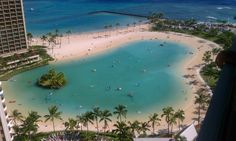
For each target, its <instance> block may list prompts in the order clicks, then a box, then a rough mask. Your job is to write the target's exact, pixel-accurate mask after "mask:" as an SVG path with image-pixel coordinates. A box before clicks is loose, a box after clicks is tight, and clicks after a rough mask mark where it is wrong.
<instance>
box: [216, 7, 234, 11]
mask: <svg viewBox="0 0 236 141" xmlns="http://www.w3.org/2000/svg"><path fill="white" fill-rule="evenodd" d="M216 9H218V10H222V9H232V8H231V7H228V6H223V7H216Z"/></svg>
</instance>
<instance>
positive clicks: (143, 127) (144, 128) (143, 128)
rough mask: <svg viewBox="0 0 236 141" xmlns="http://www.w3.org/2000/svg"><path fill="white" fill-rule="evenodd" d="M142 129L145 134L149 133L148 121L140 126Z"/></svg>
mask: <svg viewBox="0 0 236 141" xmlns="http://www.w3.org/2000/svg"><path fill="white" fill-rule="evenodd" d="M140 131H141V132H143V135H145V136H146V135H147V133H146V132H147V131H149V125H148V122H142V123H141V126H140Z"/></svg>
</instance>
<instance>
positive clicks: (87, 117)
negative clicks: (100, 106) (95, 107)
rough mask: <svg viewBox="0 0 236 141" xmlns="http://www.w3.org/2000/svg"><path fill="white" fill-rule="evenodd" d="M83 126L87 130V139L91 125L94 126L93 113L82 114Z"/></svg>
mask: <svg viewBox="0 0 236 141" xmlns="http://www.w3.org/2000/svg"><path fill="white" fill-rule="evenodd" d="M82 119H83V126H85V127H86V128H87V131H86V138H87V137H88V130H89V123H91V124H93V120H94V116H93V112H86V113H84V114H82Z"/></svg>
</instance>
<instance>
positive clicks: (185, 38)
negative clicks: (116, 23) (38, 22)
mask: <svg viewBox="0 0 236 141" xmlns="http://www.w3.org/2000/svg"><path fill="white" fill-rule="evenodd" d="M148 28H149V27H148V25H139V26H136V27H129V28H124V29H117V30H113V31H105V32H99V33H98V32H97V33H89V34H81V35H70V39H69V40H68V37H67V36H65V37H62V38H61V46H60V45H56V46H55V47H53V49H52V48H50V49H48V53H49V54H50V55H52V56H53V57H54V58H55V59H56V62H57V61H59V62H60V61H70V60H71V59H78V58H82V57H86V56H90V55H94V54H98V53H101V52H103V51H107V50H109V49H111V48H117V47H120V46H121V45H123V44H126V43H129V42H133V41H139V40H155V39H157V40H163V41H172V42H178V43H181V44H184V45H186V46H187V47H190V48H194V49H195V50H196V51H195V52H194V54H193V55H192V57H191V58H189V59H186V60H185V61H184V62H183V63H182V65H181V68H182V73H183V74H182V75H194V78H188V79H185V81H186V83H189V82H190V81H193V80H196V81H198V82H199V83H198V84H197V85H191V90H190V91H189V92H188V98H187V99H186V102H183V104H182V105H177V106H176V107H174V108H175V110H177V108H182V109H183V110H184V111H185V117H186V119H185V120H184V124H190V123H192V121H193V120H192V118H194V117H196V115H194V114H193V112H194V110H195V109H194V108H195V105H194V96H195V95H194V93H195V92H196V90H197V89H199V87H201V85H202V84H204V82H203V81H202V79H201V78H199V76H200V75H199V74H198V71H199V68H200V67H198V65H201V64H202V63H203V61H202V56H203V54H204V52H205V51H208V50H211V49H212V48H213V46H214V47H219V46H218V45H217V44H215V43H213V42H210V41H207V40H204V39H201V38H198V37H194V36H190V35H185V34H179V33H173V32H150V31H148ZM68 41H69V42H68ZM36 43H37V44H42V42H41V41H40V39H35V41H34V43H33V44H36ZM189 68H191V69H189ZM148 116H149V115H147V117H148ZM140 120H142V119H140ZM143 120H144V119H143ZM57 123H58V124H57V125H56V129H57V130H63V129H64V126H63V125H62V124H61V122H59V121H58V122H57ZM46 124H47V125H48V126H47V127H45V123H40V125H41V126H40V131H51V130H52V127H51V123H46ZM101 126H102V124H101V125H100V127H101ZM110 127H111V126H110ZM91 128H92V129H93V130H95V128H94V126H91V127H90V129H91ZM166 128H167V124H166V123H165V121H164V119H162V122H161V125H160V126H159V127H158V128H157V129H166Z"/></svg>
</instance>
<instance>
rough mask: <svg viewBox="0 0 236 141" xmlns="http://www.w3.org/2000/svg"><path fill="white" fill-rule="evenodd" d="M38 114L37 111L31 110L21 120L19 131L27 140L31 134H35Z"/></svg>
mask: <svg viewBox="0 0 236 141" xmlns="http://www.w3.org/2000/svg"><path fill="white" fill-rule="evenodd" d="M40 117H41V116H40V115H38V113H37V112H35V111H31V112H30V113H29V114H28V116H27V117H26V119H25V120H24V121H23V124H22V125H21V128H20V132H21V133H22V134H23V135H27V136H28V140H31V136H32V135H35V134H36V133H37V131H38V124H37V123H38V122H39V121H40Z"/></svg>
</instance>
